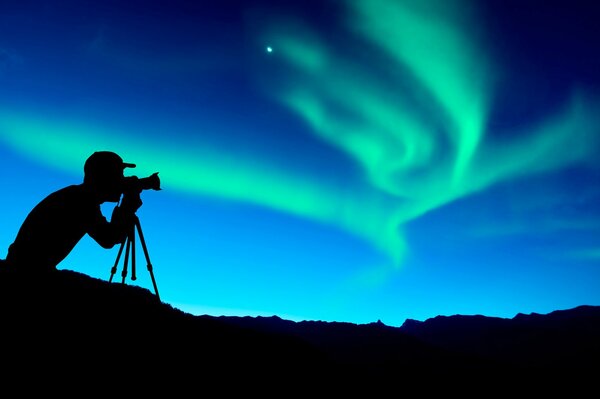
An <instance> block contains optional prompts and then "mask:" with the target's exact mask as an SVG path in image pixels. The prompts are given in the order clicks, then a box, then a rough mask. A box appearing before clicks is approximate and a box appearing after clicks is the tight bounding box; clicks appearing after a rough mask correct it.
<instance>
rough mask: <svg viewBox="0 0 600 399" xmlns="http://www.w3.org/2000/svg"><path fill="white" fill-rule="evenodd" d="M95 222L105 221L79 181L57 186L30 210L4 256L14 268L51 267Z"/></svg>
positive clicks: (33, 268)
mask: <svg viewBox="0 0 600 399" xmlns="http://www.w3.org/2000/svg"><path fill="white" fill-rule="evenodd" d="M98 223H107V221H106V219H105V218H104V216H102V213H101V211H100V205H99V204H98V203H95V201H94V200H93V197H92V196H91V195H90V194H89V193H88V191H87V190H86V188H85V187H84V186H83V185H72V186H68V187H65V188H63V189H60V190H58V191H56V192H54V193H52V194H50V195H49V196H47V197H46V198H45V199H44V200H42V201H41V202H40V203H39V204H38V205H36V206H35V207H34V208H33V209H32V210H31V212H30V213H29V215H28V216H27V218H26V219H25V221H24V222H23V225H22V226H21V228H20V229H19V232H18V234H17V237H16V239H15V241H14V243H13V244H11V246H10V247H9V249H8V255H7V258H6V260H7V262H8V263H9V264H10V265H14V266H16V267H18V268H21V267H25V268H27V269H32V270H47V269H54V268H55V267H56V265H58V263H60V262H61V261H62V260H63V259H64V258H65V257H66V256H67V255H68V254H69V252H71V250H72V249H73V247H75V245H76V244H77V243H78V242H79V240H81V238H82V237H83V236H84V235H85V234H86V232H88V231H89V230H90V229H91V228H93V226H94V225H96V224H98Z"/></svg>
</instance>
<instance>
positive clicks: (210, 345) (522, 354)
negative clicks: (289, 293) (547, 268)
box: [0, 270, 600, 396]
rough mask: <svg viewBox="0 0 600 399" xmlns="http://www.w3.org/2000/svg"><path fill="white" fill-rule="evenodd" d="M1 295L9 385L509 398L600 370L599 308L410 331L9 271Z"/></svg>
mask: <svg viewBox="0 0 600 399" xmlns="http://www.w3.org/2000/svg"><path fill="white" fill-rule="evenodd" d="M0 294H1V300H2V305H1V312H2V313H1V318H2V319H1V321H2V330H1V331H2V333H1V334H0V337H1V338H2V341H3V343H4V345H3V350H2V356H1V358H0V360H1V361H2V362H3V365H4V370H5V371H4V373H5V374H4V381H5V382H6V381H12V379H13V378H17V379H18V378H21V379H25V380H27V381H40V378H42V379H45V380H46V381H48V380H49V381H54V383H59V382H60V384H62V387H63V389H64V387H65V386H67V385H68V381H73V382H75V381H77V382H78V383H80V384H81V383H83V382H85V383H87V384H88V385H90V384H93V385H92V386H96V387H97V388H98V389H103V387H106V386H107V385H108V386H110V385H114V384H119V383H120V384H121V385H129V386H130V389H131V390H132V391H136V392H138V393H142V392H150V393H155V392H156V391H155V390H157V389H159V388H162V389H164V388H166V389H169V390H170V391H169V392H171V393H174V392H175V390H176V389H179V388H183V387H186V389H188V390H189V389H191V388H192V387H193V389H198V388H200V387H205V386H206V385H211V386H212V388H211V389H213V391H211V392H215V391H214V389H216V390H217V391H218V392H219V396H225V394H226V393H227V392H233V391H239V389H242V387H243V391H244V392H248V391H249V390H252V391H254V392H258V393H266V392H269V391H270V390H273V389H274V387H280V386H282V384H283V386H287V387H294V390H295V391H294V392H300V391H302V390H305V392H314V390H315V389H318V390H320V391H319V392H321V393H323V392H324V391H323V390H324V389H330V390H333V392H337V393H340V392H350V393H356V392H358V391H357V390H359V389H361V390H364V389H367V390H369V391H370V392H371V394H372V393H374V392H375V391H376V390H378V389H380V388H382V387H386V389H388V390H389V389H393V388H394V387H400V386H402V387H404V388H407V387H413V388H415V387H417V388H418V389H420V390H421V392H428V391H431V390H432V389H435V388H442V387H443V388H444V389H449V387H450V386H454V387H461V389H464V388H465V387H475V386H479V385H478V384H482V383H486V384H488V386H495V387H499V386H505V385H506V384H507V382H508V381H513V382H516V381H519V383H523V382H524V381H525V382H531V381H537V380H535V379H533V376H534V375H545V376H546V377H547V378H549V377H548V376H549V375H561V377H562V381H564V380H565V376H566V375H568V374H569V373H573V372H576V373H577V375H578V376H583V375H584V374H586V373H589V372H593V373H597V371H598V370H599V369H600V366H599V365H598V359H599V355H600V341H599V338H600V307H593V306H581V307H578V308H574V309H571V310H563V311H556V312H553V313H550V314H547V315H539V314H532V315H518V316H516V317H515V318H513V319H499V318H493V317H485V316H449V317H444V316H439V317H436V318H433V319H429V320H426V321H425V322H417V321H414V320H407V321H406V322H405V323H404V325H403V326H402V327H389V326H386V325H384V324H382V323H379V322H377V323H371V324H364V325H357V324H352V323H343V322H319V321H303V322H292V321H288V320H283V319H281V318H279V317H224V316H222V317H215V316H207V315H204V316H193V315H190V314H188V313H185V312H182V311H180V310H178V309H176V308H173V307H172V306H170V305H168V304H167V303H164V302H161V301H159V300H158V298H157V297H156V296H155V295H154V294H153V293H151V292H150V291H148V290H146V289H144V288H140V287H137V286H129V285H126V284H122V283H109V282H108V281H104V280H99V279H95V278H91V277H89V276H86V275H83V274H80V273H77V272H73V271H67V270H62V271H59V272H56V273H53V274H51V275H45V276H37V277H32V276H29V277H27V276H21V275H18V274H14V273H8V272H6V271H2V273H0ZM7 370H8V372H7ZM581 378H583V377H581ZM423 381H428V382H426V383H423ZM257 384H258V385H257ZM450 384H452V385H450ZM20 386H21V387H27V386H28V385H20ZM577 386H578V387H580V386H581V384H578V385H577ZM404 388H403V389H404ZM277 389H279V388H277ZM186 392H187V391H186ZM386 392H387V391H386ZM213 396H214V395H213Z"/></svg>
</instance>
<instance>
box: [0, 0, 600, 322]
mask: <svg viewBox="0 0 600 399" xmlns="http://www.w3.org/2000/svg"><path fill="white" fill-rule="evenodd" d="M599 20H600V6H598V5H595V2H592V1H580V0H575V1H573V0H571V1H562V2H559V1H532V0H524V1H516V0H508V1H467V0H464V1H459V0H395V1H394V0H364V1H359V0H356V1H350V0H348V1H330V0H319V1H316V0H308V1H306V0H304V1H266V0H259V1H230V0H225V1H216V0H215V1H183V0H175V1H137V0H134V1H132V0H128V1H95V2H93V1H22V0H21V1H7V0H0V170H1V172H0V185H1V186H2V187H3V191H2V194H3V195H2V196H1V197H0V207H1V209H2V217H1V220H2V222H1V223H2V224H1V227H0V258H4V257H5V255H6V251H7V249H8V246H9V245H10V244H11V243H12V241H13V240H14V238H15V236H16V233H17V231H18V229H19V227H20V225H21V223H22V222H23V220H24V219H25V217H26V216H27V214H28V213H29V211H30V210H31V208H32V207H33V206H35V204H37V203H38V202H39V201H40V200H42V199H43V198H44V197H45V196H46V195H48V194H50V193H51V192H53V191H55V190H57V189H59V188H62V187H64V186H67V185H71V184H78V183H80V182H82V180H83V164H84V162H85V160H86V158H87V157H88V156H89V155H90V154H91V153H92V152H94V151H98V150H110V151H115V152H117V153H119V154H120V155H121V156H122V157H123V159H124V160H125V161H126V162H131V163H135V164H137V168H136V169H127V170H126V175H132V174H135V175H136V176H139V177H145V176H147V175H150V174H151V173H154V172H159V176H160V178H161V182H162V191H152V190H148V191H144V192H143V193H142V200H143V201H144V205H143V206H142V208H140V210H139V211H138V216H139V217H140V220H141V225H142V229H143V234H144V237H145V240H146V244H147V247H148V251H149V257H150V259H151V262H152V265H153V267H154V276H155V278H156V282H157V286H158V290H159V291H160V297H161V299H162V300H163V301H164V302H167V303H169V304H171V305H173V306H175V307H177V308H179V309H181V310H184V311H186V312H190V313H193V314H209V315H217V316H218V315H235V316H257V315H262V316H272V315H277V316H280V317H282V318H286V319H290V320H296V321H300V320H322V321H339V322H352V323H369V322H374V321H377V320H381V321H382V322H383V323H385V324H388V325H392V326H399V325H401V324H402V323H403V322H404V320H406V319H407V318H411V319H417V320H425V319H427V318H431V317H435V316H437V315H453V314H463V315H472V314H482V315H486V316H497V317H514V316H515V315H516V314H518V313H531V312H536V313H548V312H551V311H553V310H559V309H567V308H571V307H575V306H579V305H584V304H585V305H600V206H599V204H600V187H599V184H598V183H599V182H600V180H599V178H600V157H599V155H600V108H599V106H600V24H598V22H597V21H599ZM114 206H115V204H114V203H105V204H103V205H102V209H103V212H104V214H105V215H106V216H107V217H109V216H110V212H111V211H112V208H113V207H114ZM117 252H118V246H115V247H114V248H113V249H110V250H106V249H103V248H101V247H100V246H99V245H97V244H96V243H95V242H94V241H93V240H92V239H91V238H89V237H87V236H86V237H84V238H83V239H82V240H81V241H80V242H79V244H78V245H77V247H76V248H75V249H74V250H73V252H71V254H70V255H69V256H68V257H67V258H66V259H65V260H64V261H63V262H62V263H61V264H60V265H59V269H69V270H75V271H78V272H82V273H85V274H88V275H90V276H92V277H96V278H100V279H106V280H108V279H109V277H110V272H111V268H112V266H113V264H114V262H115V259H116V256H117ZM121 267H122V265H121V264H120V265H119V268H118V270H119V273H118V274H117V275H115V277H114V278H113V281H115V282H118V283H120V282H121V276H120V271H121ZM136 267H137V280H135V281H132V280H130V278H129V277H128V278H127V279H126V283H127V284H137V285H140V286H143V287H145V288H148V289H149V290H152V285H151V283H150V279H149V273H148V272H147V270H146V261H145V259H144V257H143V252H142V250H141V248H139V247H138V249H137V265H136Z"/></svg>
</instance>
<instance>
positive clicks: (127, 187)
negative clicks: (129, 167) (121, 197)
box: [122, 172, 161, 194]
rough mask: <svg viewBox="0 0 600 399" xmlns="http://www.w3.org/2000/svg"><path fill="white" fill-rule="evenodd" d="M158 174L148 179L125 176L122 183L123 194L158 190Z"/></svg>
mask: <svg viewBox="0 0 600 399" xmlns="http://www.w3.org/2000/svg"><path fill="white" fill-rule="evenodd" d="M160 189H161V188H160V178H159V177H158V172H156V173H153V174H151V175H150V176H148V177H141V178H140V177H137V176H127V177H125V180H124V182H123V188H122V192H123V194H140V193H141V192H142V191H143V190H157V191H158V190H160Z"/></svg>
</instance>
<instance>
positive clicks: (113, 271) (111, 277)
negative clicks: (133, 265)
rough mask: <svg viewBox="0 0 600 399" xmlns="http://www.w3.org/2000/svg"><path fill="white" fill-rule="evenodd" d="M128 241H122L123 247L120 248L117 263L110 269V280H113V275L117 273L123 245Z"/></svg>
mask: <svg viewBox="0 0 600 399" xmlns="http://www.w3.org/2000/svg"><path fill="white" fill-rule="evenodd" d="M126 242H127V239H125V240H124V241H123V242H122V243H121V247H120V248H119V253H118V254H117V259H116V260H115V264H114V265H113V267H112V268H111V269H110V278H109V279H108V282H112V279H113V276H114V275H115V273H116V272H117V265H118V264H119V259H121V254H122V253H123V247H124V246H125V243H126Z"/></svg>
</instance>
